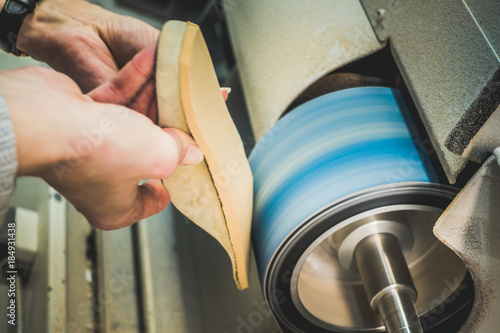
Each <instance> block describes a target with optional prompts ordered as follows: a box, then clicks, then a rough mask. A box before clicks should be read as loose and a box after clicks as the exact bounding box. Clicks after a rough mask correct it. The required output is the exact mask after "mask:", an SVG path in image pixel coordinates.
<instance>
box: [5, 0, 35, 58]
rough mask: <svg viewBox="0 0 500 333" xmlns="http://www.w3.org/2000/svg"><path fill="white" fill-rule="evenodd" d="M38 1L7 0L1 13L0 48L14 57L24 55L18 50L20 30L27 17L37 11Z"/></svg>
mask: <svg viewBox="0 0 500 333" xmlns="http://www.w3.org/2000/svg"><path fill="white" fill-rule="evenodd" d="M37 2H38V0H6V1H5V5H4V6H3V9H2V11H1V12H0V48H1V49H2V50H4V51H6V52H8V53H12V54H14V55H17V56H19V55H22V54H23V53H22V52H21V51H19V50H18V49H17V48H16V43H17V39H18V35H19V29H21V25H22V24H23V21H24V19H25V18H26V16H28V15H29V14H31V13H32V12H33V11H34V10H35V5H36V3H37Z"/></svg>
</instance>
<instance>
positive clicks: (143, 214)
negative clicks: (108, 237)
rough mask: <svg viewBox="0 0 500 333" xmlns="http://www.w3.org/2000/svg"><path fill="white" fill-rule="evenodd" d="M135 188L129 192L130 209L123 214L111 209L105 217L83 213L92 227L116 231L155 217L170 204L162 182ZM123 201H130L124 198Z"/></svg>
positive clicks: (146, 183) (155, 181)
mask: <svg viewBox="0 0 500 333" xmlns="http://www.w3.org/2000/svg"><path fill="white" fill-rule="evenodd" d="M132 186H134V188H133V189H130V191H124V192H128V193H129V194H127V197H129V199H131V201H130V203H131V205H130V206H129V209H127V210H126V211H125V212H123V213H121V214H117V213H116V211H113V210H112V209H111V211H110V212H106V213H105V214H104V216H96V215H95V212H92V211H91V212H86V211H84V212H82V213H84V215H85V217H86V218H87V220H88V221H89V223H90V224H91V225H93V226H94V227H96V228H99V229H101V230H116V229H121V228H125V227H128V226H131V225H132V224H134V223H136V222H138V221H140V220H143V219H145V218H147V217H150V216H153V215H155V214H157V213H159V212H161V211H162V210H164V209H165V208H166V207H167V206H168V204H169V203H170V195H169V194H168V191H167V189H166V188H165V186H163V184H162V182H161V181H160V180H157V179H155V180H149V181H147V182H145V183H144V184H142V185H140V186H136V185H132ZM122 201H129V200H128V199H127V198H122Z"/></svg>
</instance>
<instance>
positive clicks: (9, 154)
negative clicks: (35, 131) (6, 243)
mask: <svg viewBox="0 0 500 333" xmlns="http://www.w3.org/2000/svg"><path fill="white" fill-rule="evenodd" d="M16 171H17V152H16V137H15V135H14V129H13V127H12V123H11V121H10V114H9V110H8V109H7V105H6V104H5V101H4V99H3V95H2V91H1V90H0V225H2V224H3V220H4V217H5V213H6V212H7V209H8V208H9V201H10V196H11V194H12V191H13V190H14V181H15V177H16Z"/></svg>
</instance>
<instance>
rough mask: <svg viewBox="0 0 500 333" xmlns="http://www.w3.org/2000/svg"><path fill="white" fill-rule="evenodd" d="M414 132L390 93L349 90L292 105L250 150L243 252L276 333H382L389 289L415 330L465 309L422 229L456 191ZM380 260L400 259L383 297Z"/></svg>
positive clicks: (456, 272) (444, 254) (439, 247)
mask: <svg viewBox="0 0 500 333" xmlns="http://www.w3.org/2000/svg"><path fill="white" fill-rule="evenodd" d="M415 132H416V131H415V130H414V128H413V125H412V123H411V120H410V117H409V114H408V111H407V110H406V108H405V105H404V101H403V99H402V97H401V95H400V93H399V91H397V90H393V89H389V88H382V87H364V88H352V89H346V90H341V91H336V92H333V93H329V94H326V95H323V96H321V97H318V98H316V99H313V100H311V101H309V102H307V103H305V104H303V105H301V106H299V107H297V108H296V109H294V110H292V111H291V112H290V113H288V114H286V115H285V116H284V117H282V118H281V119H280V120H279V121H278V122H277V123H276V124H275V125H274V127H273V128H271V129H270V130H269V131H268V132H267V133H266V134H265V135H264V136H263V137H262V138H261V139H260V141H259V142H258V143H257V145H256V146H255V148H254V150H253V151H252V154H251V156H250V165H251V167H252V171H253V174H254V179H255V187H254V191H255V207H254V222H253V232H252V237H253V244H254V249H255V253H256V259H257V265H258V268H259V273H260V278H261V281H262V286H263V291H264V294H265V297H266V300H267V302H268V305H269V306H270V308H271V309H272V310H273V313H274V314H275V316H276V318H277V320H278V321H279V322H280V324H281V325H282V326H283V328H286V329H287V331H288V330H291V331H293V332H359V331H363V332H380V331H384V330H385V327H384V324H385V325H386V327H387V328H389V326H390V325H393V323H390V322H389V321H390V319H391V318H389V319H388V317H384V311H385V309H386V308H384V306H386V304H387V303H388V298H387V297H389V296H391V295H393V294H398V293H399V294H401V295H402V296H401V295H400V296H401V297H400V298H398V300H399V301H404V302H406V303H405V304H403V306H402V307H403V308H404V309H403V310H405V311H406V310H408V311H410V312H411V311H413V313H414V314H415V313H418V317H416V318H415V321H416V324H415V325H416V326H415V327H417V326H420V325H422V326H424V329H426V330H427V329H429V328H431V327H433V326H436V325H438V324H441V323H442V322H444V321H446V320H447V319H448V318H450V317H451V316H452V315H453V314H457V313H460V311H461V310H462V309H464V308H465V306H466V305H468V304H471V298H470V293H468V294H467V293H465V292H460V293H459V294H460V296H461V297H462V298H460V297H458V296H457V290H462V289H460V288H461V286H462V285H463V284H464V283H466V282H467V281H469V280H468V275H467V274H468V272H467V270H466V268H465V266H464V265H463V263H462V261H461V260H460V259H459V258H458V257H457V256H456V255H455V254H454V253H453V252H452V251H451V250H450V249H448V248H447V247H446V246H444V245H443V244H442V243H441V242H439V240H437V239H436V238H435V237H434V235H433V233H432V229H433V225H434V223H435V221H436V220H437V219H438V217H439V216H440V214H441V213H442V211H443V210H444V209H445V208H446V207H447V206H448V204H449V203H450V202H451V201H452V200H453V198H454V197H455V195H456V193H457V190H455V189H454V188H451V187H447V186H443V185H440V184H439V182H438V178H437V176H436V174H435V172H434V171H433V168H432V165H431V163H430V162H429V159H428V157H427V155H426V153H425V151H424V150H423V149H422V148H423V147H422V145H421V143H420V141H419V139H418V137H417V135H416V133H415ZM375 236H376V237H378V238H376V239H375V238H373V237H375ZM368 241H372V243H371V244H370V243H369V242H368ZM377 242H378V243H377ZM377 246H378V248H377ZM378 249H386V250H388V252H386V253H385V254H384V253H383V251H382V253H381V257H380V258H379V257H377V256H376V255H375V254H377V253H376V251H377V250H378ZM396 250H397V251H396ZM398 251H399V252H398ZM391 256H392V257H393V259H391ZM388 258H389V259H391V260H393V261H394V262H399V263H400V264H398V265H399V267H396V268H397V269H395V270H394V271H393V272H392V273H394V274H393V275H394V276H392V278H394V280H395V282H391V281H389V282H390V287H391V288H392V289H390V288H389V289H388V288H385V287H386V286H385V285H384V284H383V283H385V282H386V281H382V282H383V283H382V282H381V283H379V285H376V284H377V283H378V282H380V279H379V280H377V279H378V276H382V277H384V276H383V274H381V273H386V272H385V271H383V269H384V267H382V266H383V265H379V266H378V268H377V267H376V265H375V264H376V262H377V260H378V259H380V260H382V261H383V260H388ZM396 266H397V265H396ZM403 266H404V267H403ZM374 267H375V268H374ZM381 267H382V268H381ZM394 267H395V266H394ZM394 267H393V268H394ZM385 268H387V267H385ZM399 268H401V269H399ZM403 268H404V269H403ZM377 270H380V271H377ZM392 273H391V274H392ZM399 277H401V278H399ZM389 282H387V283H388V285H387V286H388V287H389ZM373 284H375V286H373ZM381 286H382V287H381ZM377 288H378V289H377ZM386 291H387V292H391V293H393V294H391V295H389V296H387V297H386V296H385V294H384V293H385V292H386ZM382 294H383V295H382ZM399 294H398V295H399ZM380 295H382V296H383V297H382V298H380V297H381V296H380ZM396 296H397V295H396ZM391 297H392V296H391ZM450 299H452V300H454V301H453V302H450ZM400 303H401V302H400ZM392 305H394V304H392ZM392 305H391V306H392ZM399 305H400V304H399ZM444 305H446V307H444ZM392 309H394V307H393V308H392ZM394 312H395V311H392V313H391V314H390V315H394ZM396 319H398V318H396ZM419 319H420V320H419ZM386 321H387V322H386ZM388 322H389V323H388ZM388 325H389V326H388ZM388 331H389V332H396V330H393V331H391V330H389V329H388ZM418 331H420V332H421V330H420V328H419V327H417V328H415V330H413V329H411V330H410V329H408V330H401V331H399V330H398V332H418Z"/></svg>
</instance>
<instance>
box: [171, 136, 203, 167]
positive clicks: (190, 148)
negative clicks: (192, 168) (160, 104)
mask: <svg viewBox="0 0 500 333" xmlns="http://www.w3.org/2000/svg"><path fill="white" fill-rule="evenodd" d="M163 131H164V132H166V133H168V134H170V135H171V136H172V137H173V138H174V139H175V140H176V142H177V145H178V146H179V148H180V149H179V165H192V164H198V163H201V162H202V161H203V153H202V151H201V149H200V148H198V146H197V145H196V142H195V141H194V140H193V138H192V137H191V136H189V135H188V134H187V133H186V132H184V131H181V130H180V129H176V128H163Z"/></svg>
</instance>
